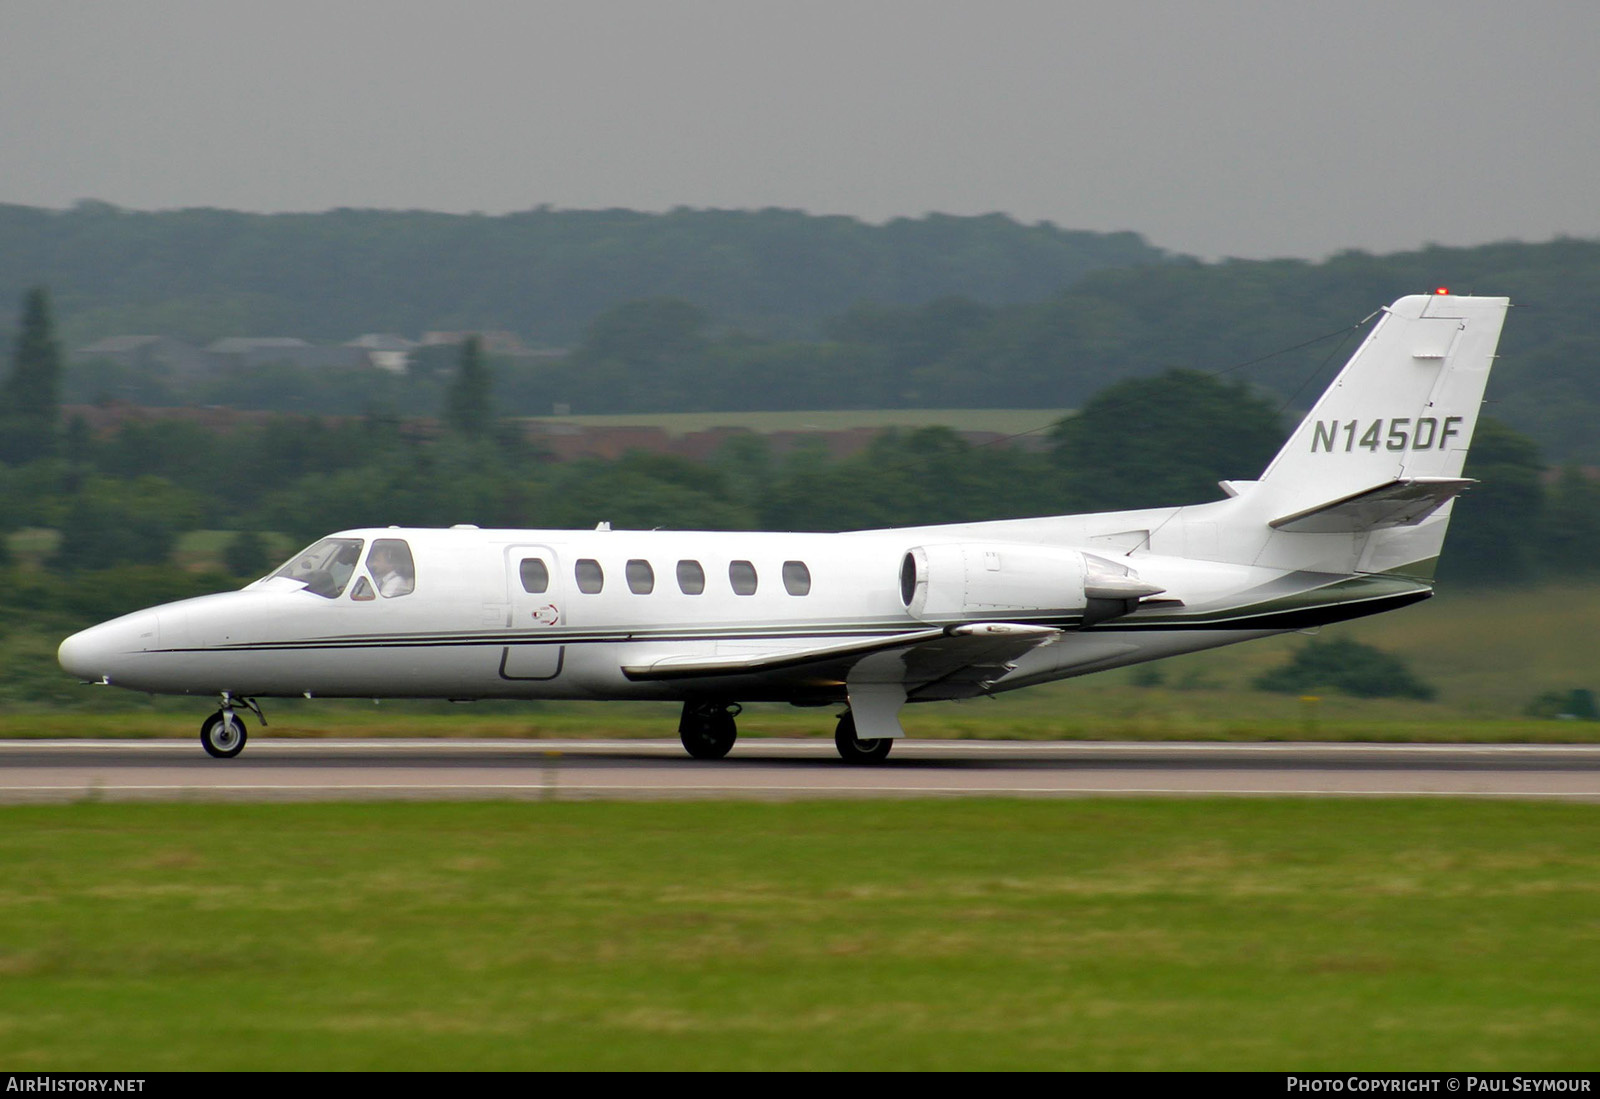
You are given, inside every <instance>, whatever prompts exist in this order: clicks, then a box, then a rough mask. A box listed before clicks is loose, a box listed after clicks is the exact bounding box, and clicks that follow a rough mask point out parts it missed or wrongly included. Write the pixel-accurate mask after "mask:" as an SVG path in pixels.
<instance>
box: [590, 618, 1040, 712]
mask: <svg viewBox="0 0 1600 1099" xmlns="http://www.w3.org/2000/svg"><path fill="white" fill-rule="evenodd" d="M1059 636H1061V631H1060V630H1056V629H1052V628H1051V627H1049V626H1033V625H1025V624H1022V623H1016V622H975V623H968V624H965V625H961V626H952V627H949V628H943V629H923V630H915V631H912V632H910V633H903V634H896V635H893V636H890V637H875V638H869V639H867V640H864V641H845V642H835V643H832V644H827V645H817V646H812V647H809V648H800V649H774V650H773V651H771V652H765V653H741V654H738V655H736V656H715V657H671V656H669V657H665V658H663V659H661V660H657V661H654V662H652V663H650V664H640V665H624V667H623V669H622V673H623V674H624V675H626V676H627V677H628V678H629V679H632V680H635V681H646V680H650V681H661V680H680V679H700V678H710V677H720V676H749V675H758V676H759V675H764V674H770V673H776V672H791V673H792V672H805V673H808V674H810V675H811V676H813V677H815V678H819V679H820V678H831V679H837V680H838V681H839V682H840V683H841V684H843V683H844V682H845V681H846V680H849V681H850V682H851V683H852V684H854V683H857V682H859V681H860V680H861V677H862V676H863V675H866V674H868V669H870V678H871V680H872V681H873V682H882V683H889V682H893V683H896V684H899V685H901V686H903V689H904V690H905V694H906V696H915V695H916V694H917V693H918V692H919V691H924V692H925V691H928V690H930V689H937V688H940V687H941V686H942V687H943V688H945V689H949V688H951V687H953V686H954V685H956V684H976V683H979V682H984V681H987V680H992V679H998V678H999V677H1000V676H1001V675H1004V674H1005V672H1006V671H1007V670H1008V669H1007V668H1006V665H1007V664H1008V663H1010V662H1011V661H1014V660H1015V659H1016V658H1017V657H1020V656H1021V655H1022V654H1023V653H1026V652H1028V651H1029V650H1030V649H1032V648H1034V647H1035V646H1037V645H1041V644H1044V643H1046V642H1048V641H1052V640H1054V639H1055V638H1057V637H1059ZM970 693H973V692H972V691H971V690H958V691H957V693H955V694H952V695H948V696H947V695H944V694H941V695H940V697H961V696H963V695H966V694H970Z"/></svg>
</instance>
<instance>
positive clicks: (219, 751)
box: [200, 691, 267, 759]
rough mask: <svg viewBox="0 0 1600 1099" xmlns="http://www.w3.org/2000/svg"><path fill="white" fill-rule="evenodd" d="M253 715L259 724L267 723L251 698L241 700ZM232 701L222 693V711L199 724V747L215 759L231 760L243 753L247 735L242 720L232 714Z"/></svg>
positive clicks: (264, 716) (229, 696) (227, 694)
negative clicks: (258, 720)
mask: <svg viewBox="0 0 1600 1099" xmlns="http://www.w3.org/2000/svg"><path fill="white" fill-rule="evenodd" d="M238 701H240V702H243V703H244V704H245V705H246V706H248V707H249V708H250V709H251V710H253V711H255V715H256V716H257V717H259V718H260V719H261V724H263V725H265V724H266V723H267V716H266V715H265V714H263V713H262V712H261V707H260V706H258V705H256V700H255V699H253V698H241V699H239V700H238ZM233 704H234V699H233V696H232V695H230V694H229V693H228V692H227V691H223V692H222V709H220V710H218V711H217V712H216V713H214V714H212V715H211V716H210V717H208V718H206V719H205V721H203V722H201V724H200V746H201V747H202V748H204V749H205V750H206V754H207V755H210V756H213V757H215V758H216V759H232V758H233V757H234V756H236V755H238V754H239V753H240V752H242V751H244V744H245V741H246V740H248V739H249V734H248V733H246V732H245V727H244V719H243V718H241V717H240V716H239V715H238V714H236V713H234V712H233Z"/></svg>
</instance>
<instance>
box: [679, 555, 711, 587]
mask: <svg viewBox="0 0 1600 1099" xmlns="http://www.w3.org/2000/svg"><path fill="white" fill-rule="evenodd" d="M678 590H679V591H681V592H683V594H684V595H699V594H701V593H702V592H704V591H705V590H706V570H705V569H703V568H701V567H700V562H698V561H679V562H678Z"/></svg>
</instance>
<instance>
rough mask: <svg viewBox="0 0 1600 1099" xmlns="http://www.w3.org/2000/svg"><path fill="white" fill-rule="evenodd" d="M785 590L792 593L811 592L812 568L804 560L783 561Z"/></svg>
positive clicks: (805, 593) (804, 593)
mask: <svg viewBox="0 0 1600 1099" xmlns="http://www.w3.org/2000/svg"><path fill="white" fill-rule="evenodd" d="M783 590H784V591H786V592H788V593H789V594H790V595H810V594H811V570H810V569H808V568H806V563H805V562H804V561H785V562H784V563H783Z"/></svg>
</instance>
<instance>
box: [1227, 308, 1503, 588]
mask: <svg viewBox="0 0 1600 1099" xmlns="http://www.w3.org/2000/svg"><path fill="white" fill-rule="evenodd" d="M1509 304H1510V303H1509V300H1508V299H1506V298H1479V297H1458V296H1456V295H1451V294H1435V295H1416V296H1413V297H1405V298H1401V299H1400V300H1399V301H1397V302H1395V303H1394V304H1393V305H1391V306H1389V308H1388V309H1386V310H1384V314H1385V315H1384V316H1383V318H1382V319H1381V320H1380V321H1379V322H1378V324H1377V325H1376V327H1374V328H1373V330H1372V332H1371V333H1370V334H1369V335H1368V336H1367V339H1366V340H1365V342H1363V343H1362V345H1361V346H1360V348H1358V349H1357V350H1356V353H1355V354H1354V355H1353V356H1352V357H1351V359H1350V361H1349V362H1348V363H1347V364H1346V365H1345V368H1344V369H1343V370H1342V371H1340V373H1339V376H1338V377H1337V378H1335V379H1334V381H1333V384H1332V385H1330V386H1329V387H1328V390H1327V391H1326V392H1325V393H1323V395H1322V397H1321V399H1320V400H1318V401H1317V403H1316V405H1315V406H1314V407H1313V408H1312V409H1311V412H1310V413H1309V414H1308V415H1307V416H1306V418H1305V419H1304V420H1303V421H1302V422H1301V423H1300V426H1299V427H1297V428H1296V429H1295V431H1294V433H1293V434H1292V435H1290V436H1289V441H1288V442H1287V443H1285V444H1284V447H1283V449H1282V450H1281V451H1279V452H1278V456H1277V457H1276V458H1274V459H1273V460H1272V463H1271V465H1269V466H1268V467H1267V469H1266V472H1265V473H1263V474H1262V475H1261V479H1260V483H1259V485H1258V486H1257V489H1256V494H1257V498H1258V499H1259V500H1260V501H1261V503H1262V505H1263V506H1265V507H1267V508H1268V509H1269V510H1270V511H1272V512H1274V513H1275V517H1274V518H1272V519H1271V520H1270V523H1269V525H1270V526H1271V527H1272V528H1273V529H1274V531H1275V532H1276V533H1275V535H1274V537H1273V538H1272V539H1271V541H1272V542H1273V543H1274V545H1273V547H1272V549H1273V550H1274V551H1276V552H1272V553H1271V554H1270V555H1271V556H1273V557H1280V558H1282V557H1285V556H1292V555H1295V554H1294V552H1293V551H1294V550H1295V548H1296V547H1297V545H1298V546H1299V548H1301V549H1304V550H1310V549H1312V547H1311V546H1309V545H1306V544H1305V543H1304V540H1305V539H1306V538H1307V536H1310V535H1317V534H1326V535H1344V536H1347V537H1348V536H1358V537H1359V538H1361V539H1364V541H1360V542H1358V543H1357V544H1353V545H1352V546H1351V549H1352V550H1353V551H1354V552H1355V553H1356V555H1357V556H1358V558H1359V564H1358V565H1357V568H1358V569H1359V570H1360V571H1364V572H1368V571H1370V572H1382V571H1390V570H1395V571H1401V570H1405V569H1408V568H1411V569H1414V570H1415V571H1419V572H1420V571H1424V570H1426V569H1428V568H1430V567H1431V561H1432V559H1434V558H1436V557H1437V556H1438V554H1439V548H1440V546H1441V545H1442V544H1443V542H1444V532H1445V527H1446V525H1447V523H1448V521H1449V513H1450V501H1451V499H1452V498H1453V497H1454V496H1455V495H1456V493H1457V492H1459V491H1460V490H1461V489H1462V488H1463V487H1465V485H1466V484H1467V482H1464V481H1462V480H1461V470H1462V467H1463V465H1464V464H1465V462H1466V458H1467V448H1468V446H1469V445H1470V444H1471V441H1472V432H1473V428H1474V427H1475V426H1476V424H1477V422H1478V410H1479V408H1480V406H1481V405H1482V403H1483V391H1484V386H1485V384H1486V383H1487V382H1488V378H1489V368H1490V366H1491V365H1492V364H1493V362H1494V354H1495V347H1496V346H1497V344H1498V343H1499V339H1500V327H1501V324H1502V323H1503V322H1504V320H1505V314H1506V308H1507V306H1508V305H1509Z"/></svg>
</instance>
